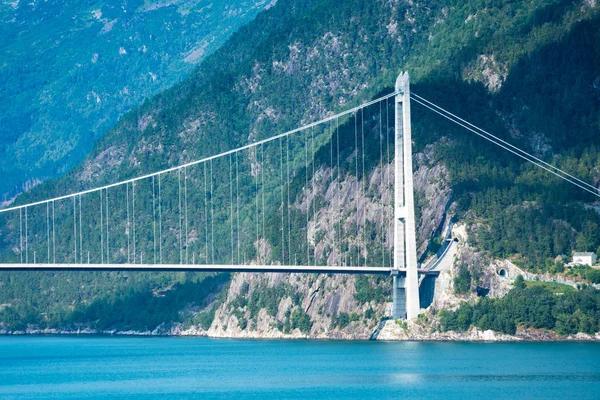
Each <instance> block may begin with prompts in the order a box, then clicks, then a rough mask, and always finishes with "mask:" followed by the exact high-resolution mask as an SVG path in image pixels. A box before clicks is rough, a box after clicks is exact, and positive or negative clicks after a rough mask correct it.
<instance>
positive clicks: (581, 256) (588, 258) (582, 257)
mask: <svg viewBox="0 0 600 400" xmlns="http://www.w3.org/2000/svg"><path fill="white" fill-rule="evenodd" d="M573 264H580V265H590V266H591V265H594V264H596V253H573Z"/></svg>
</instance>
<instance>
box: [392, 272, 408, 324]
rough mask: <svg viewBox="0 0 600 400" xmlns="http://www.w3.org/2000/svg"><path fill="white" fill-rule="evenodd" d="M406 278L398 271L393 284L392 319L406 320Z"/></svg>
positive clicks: (394, 274) (394, 275)
mask: <svg viewBox="0 0 600 400" xmlns="http://www.w3.org/2000/svg"><path fill="white" fill-rule="evenodd" d="M405 285H406V277H405V276H401V275H400V274H398V272H397V271H396V272H395V273H393V283H392V299H393V303H392V318H394V319H399V318H406V286H405Z"/></svg>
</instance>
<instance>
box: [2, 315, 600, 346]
mask: <svg viewBox="0 0 600 400" xmlns="http://www.w3.org/2000/svg"><path fill="white" fill-rule="evenodd" d="M0 335H64V336H88V335H89V336H92V335H101V336H163V337H166V336H180V337H184V336H187V337H211V338H230V339H313V340H369V339H370V340H380V341H416V342H600V332H597V333H596V334H594V335H588V334H585V333H578V334H576V335H569V336H561V335H559V334H557V333H555V332H552V331H548V330H544V329H524V328H522V327H519V328H518V329H517V332H516V334H515V335H507V334H504V333H499V332H495V331H492V330H486V331H483V330H481V329H479V328H471V329H469V330H468V331H466V332H455V331H448V332H440V331H437V330H435V329H434V328H433V327H432V326H431V325H429V324H423V323H419V322H405V321H396V320H393V319H387V320H383V321H381V324H380V326H379V328H378V329H377V330H376V331H375V332H373V334H372V335H371V336H370V337H364V336H363V335H356V334H352V333H350V332H343V331H337V330H336V331H330V332H325V333H321V334H318V335H305V334H303V333H301V332H300V331H299V330H295V331H292V332H290V333H283V332H281V331H278V330H272V331H271V332H268V333H266V332H256V331H240V332H235V333H234V332H229V333H228V332H223V331H221V332H216V331H211V330H203V329H200V328H197V327H189V328H187V329H184V328H183V326H182V325H181V324H171V325H169V326H166V325H161V326H159V327H157V328H156V329H154V330H152V331H132V330H127V331H117V330H106V331H98V330H94V329H81V330H61V329H35V328H28V329H27V330H25V331H9V330H6V329H0Z"/></svg>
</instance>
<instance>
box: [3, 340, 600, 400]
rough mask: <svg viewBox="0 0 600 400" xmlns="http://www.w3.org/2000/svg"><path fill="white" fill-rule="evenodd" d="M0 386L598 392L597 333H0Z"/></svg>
mask: <svg viewBox="0 0 600 400" xmlns="http://www.w3.org/2000/svg"><path fill="white" fill-rule="evenodd" d="M0 398H2V399H42V398H43V399H75V398H77V399H80V398H86V399H95V398H98V399H105V398H123V399H125V398H126V399H132V398H134V399H135V398H140V399H141V398H144V399H146V398H161V399H164V398H202V399H207V398H256V399H259V398H260V399H265V398H272V399H280V398H411V399H432V398H438V399H465V398H476V399H484V398H488V399H517V398H523V399H550V398H556V399H564V398H568V399H598V398H600V344H596V343H416V342H406V343H390V342H388V343H386V342H345V341H344V342H342V341H262V340H227V339H207V338H143V337H142V338H140V337H119V338H112V337H110V338H107V337H86V338H79V337H0Z"/></svg>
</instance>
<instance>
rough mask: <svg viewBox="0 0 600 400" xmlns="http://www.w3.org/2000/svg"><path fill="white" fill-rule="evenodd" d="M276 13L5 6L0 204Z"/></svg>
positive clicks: (243, 7) (178, 1)
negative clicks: (250, 25)
mask: <svg viewBox="0 0 600 400" xmlns="http://www.w3.org/2000/svg"><path fill="white" fill-rule="evenodd" d="M269 3H270V2H269V1H267V0H251V1H248V0H236V1H212V2H208V1H199V0H174V1H149V0H134V1H128V2H125V3H122V2H110V1H100V2H65V1H50V2H47V1H42V2H39V1H34V2H24V1H19V0H17V1H11V2H8V1H3V2H2V4H1V5H0V37H1V38H2V39H1V40H0V99H1V100H0V175H2V179H0V200H6V199H10V198H12V197H13V196H14V195H15V194H16V193H19V192H21V191H23V190H24V189H27V188H30V187H31V186H33V185H35V184H37V183H39V182H40V181H41V180H47V179H49V178H54V177H56V176H58V175H62V174H64V172H65V171H68V170H69V169H71V168H72V167H74V166H75V165H77V164H78V163H79V162H81V160H82V159H83V158H84V157H85V156H86V155H87V153H88V152H89V151H90V150H91V149H92V147H93V145H94V143H95V142H96V140H98V138H100V137H102V136H103V135H104V133H105V132H106V131H107V130H108V129H110V128H111V127H112V126H113V125H114V124H115V122H116V121H117V119H118V117H119V116H121V115H122V114H123V113H124V112H125V111H127V110H129V109H130V108H131V107H133V106H135V105H138V104H140V103H141V102H142V101H143V100H144V99H145V98H147V97H148V96H151V95H153V94H155V93H157V92H159V91H160V90H162V89H165V88H167V87H169V86H171V85H173V84H174V83H175V82H177V81H179V80H181V79H182V78H183V77H184V76H186V75H187V73H189V71H190V70H192V69H193V68H194V67H195V66H196V65H197V64H198V63H199V62H200V61H202V59H204V57H206V56H207V55H208V54H211V53H212V52H213V51H214V50H215V49H217V48H218V47H219V46H220V45H221V44H223V43H224V42H225V40H226V39H227V38H228V37H229V36H230V35H231V33H233V32H235V31H236V30H237V29H238V28H239V27H240V26H242V25H243V24H245V23H247V22H249V21H251V20H252V19H253V18H254V17H255V15H256V14H257V13H258V12H259V11H261V10H262V9H264V8H265V6H267V5H268V4H269Z"/></svg>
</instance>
